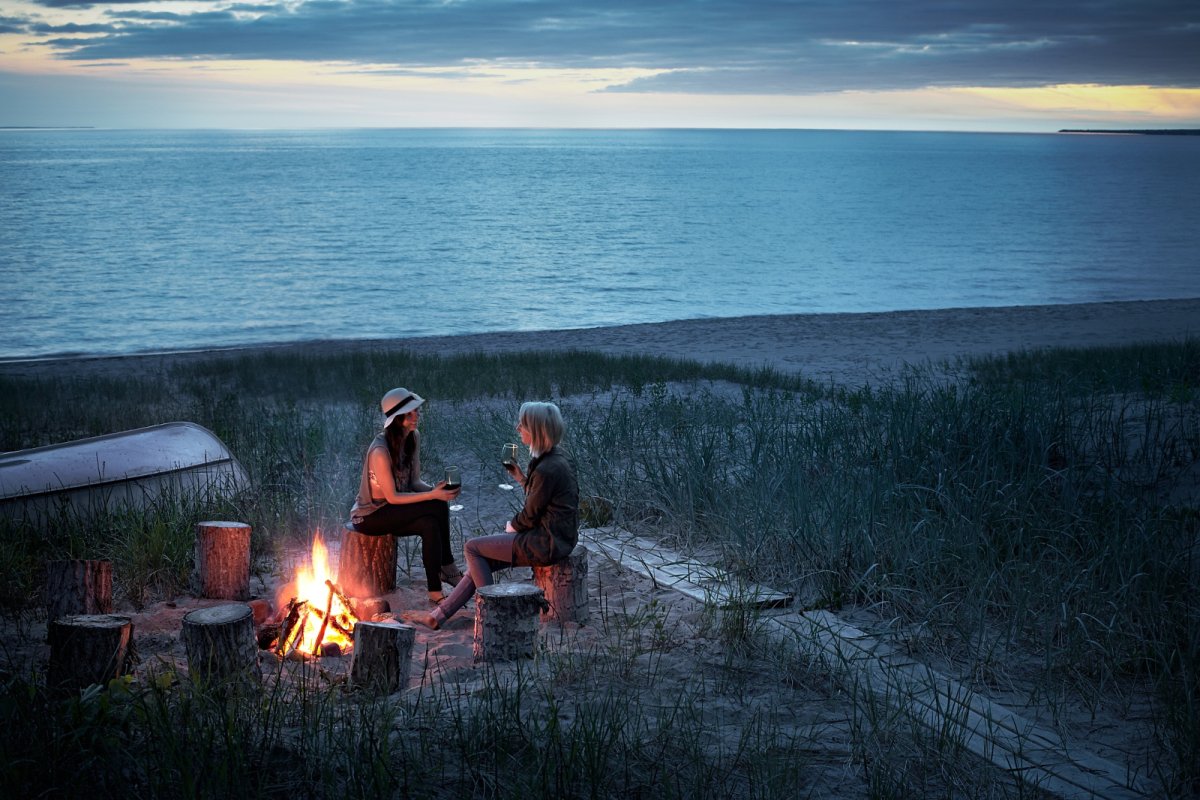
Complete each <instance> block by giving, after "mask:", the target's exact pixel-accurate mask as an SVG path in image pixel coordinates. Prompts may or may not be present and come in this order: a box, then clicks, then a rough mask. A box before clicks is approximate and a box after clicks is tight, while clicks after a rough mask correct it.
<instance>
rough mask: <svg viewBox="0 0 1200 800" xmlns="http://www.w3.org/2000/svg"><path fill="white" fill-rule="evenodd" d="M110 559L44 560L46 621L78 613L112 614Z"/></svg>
mask: <svg viewBox="0 0 1200 800" xmlns="http://www.w3.org/2000/svg"><path fill="white" fill-rule="evenodd" d="M112 610H113V601H112V562H111V561H84V560H83V559H78V558H72V559H67V560H65V561H50V562H48V563H47V564H46V624H47V625H53V624H54V621H55V620H57V619H58V618H59V617H67V616H75V615H78V614H91V615H95V614H111V613H112Z"/></svg>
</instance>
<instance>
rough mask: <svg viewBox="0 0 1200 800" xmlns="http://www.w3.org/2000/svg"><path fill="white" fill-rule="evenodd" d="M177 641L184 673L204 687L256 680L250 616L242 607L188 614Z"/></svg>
mask: <svg viewBox="0 0 1200 800" xmlns="http://www.w3.org/2000/svg"><path fill="white" fill-rule="evenodd" d="M179 638H180V639H181V640H182V641H183V644H184V647H185V649H186V650H187V662H188V672H189V673H190V674H191V675H192V677H193V678H195V679H197V680H200V681H203V682H206V683H214V684H215V683H224V682H227V681H230V680H240V679H243V678H249V679H251V680H254V679H257V678H259V677H260V675H259V671H258V639H257V638H256V637H255V635H254V612H253V611H252V610H251V609H250V606H248V605H246V604H245V603H226V604H225V605H220V606H212V607H210V608H198V609H196V610H195V611H189V612H188V613H187V615H186V616H184V618H183V627H182V628H181V629H180V631H179Z"/></svg>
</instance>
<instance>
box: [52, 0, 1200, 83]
mask: <svg viewBox="0 0 1200 800" xmlns="http://www.w3.org/2000/svg"><path fill="white" fill-rule="evenodd" d="M40 2H41V3H42V5H46V6H52V7H57V8H72V7H83V6H84V5H93V4H91V3H87V4H85V3H83V2H82V0H40ZM136 2H140V0H128V2H127V3H126V2H122V3H119V4H118V3H103V4H94V5H96V6H101V7H106V8H108V11H109V13H110V15H111V16H112V17H113V18H114V19H118V20H120V22H121V26H120V27H119V28H115V29H113V30H111V31H109V32H106V33H103V32H102V33H101V35H97V36H94V37H92V38H88V39H79V38H74V37H63V38H58V39H55V40H53V41H52V42H50V46H51V47H53V48H55V49H56V50H58V51H59V54H60V56H61V57H63V58H71V59H82V60H96V59H99V60H114V59H130V58H147V57H149V58H181V59H195V58H237V59H299V60H306V61H345V62H349V63H362V64H365V63H371V64H385V65H391V66H393V67H395V68H396V69H401V70H403V69H415V68H420V67H463V66H467V65H473V64H480V63H482V64H489V65H505V64H508V65H518V64H530V65H538V66H544V67H560V68H571V67H578V68H586V67H643V68H650V69H671V70H678V71H677V72H672V73H669V74H664V75H660V76H657V77H653V78H645V79H641V80H638V81H634V82H632V83H630V84H628V85H626V86H624V87H620V88H619V89H618V90H620V91H643V92H649V91H654V92H662V91H679V92H709V93H713V92H717V93H748V92H758V93H768V94H774V93H800V92H813V91H835V90H844V89H900V88H914V87H921V86H955V85H957V86H963V85H970V86H987V85H993V86H999V85H1003V86H1014V85H1015V86H1028V85H1045V84H1054V83H1102V84H1143V83H1145V84H1154V85H1160V86H1192V87H1195V86H1200V57H1197V55H1196V53H1200V3H1188V4H1184V3H1180V2H1178V0H1169V1H1167V0H1074V1H1073V2H1063V0H1058V1H1057V2H1056V1H1055V0H975V1H973V2H969V1H968V0H914V1H913V2H896V1H895V0H809V1H807V2H797V1H795V0H792V1H790V2H789V1H788V0H761V1H758V2H756V1H754V0H691V2H655V0H604V1H603V2H592V3H584V2H571V1H569V0H458V1H457V2H440V1H438V0H416V1H412V0H408V1H400V0H345V1H344V2H343V1H341V0H315V1H314V2H302V3H298V4H291V5H286V6H273V5H262V4H244V5H239V6H234V7H226V6H222V7H220V8H218V9H214V10H212V11H207V12H200V13H194V14H186V15H184V14H175V15H171V14H164V13H163V12H158V11H156V12H154V13H149V12H142V11H135V10H133V9H130V8H127V7H126V6H127V5H129V4H136ZM64 32H70V31H64Z"/></svg>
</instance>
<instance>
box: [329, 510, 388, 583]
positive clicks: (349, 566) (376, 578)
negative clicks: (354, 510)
mask: <svg viewBox="0 0 1200 800" xmlns="http://www.w3.org/2000/svg"><path fill="white" fill-rule="evenodd" d="M337 574H338V582H339V583H341V585H342V589H343V590H344V591H345V592H346V593H347V594H349V595H350V596H351V597H378V596H379V595H382V594H387V593H389V592H391V591H394V590H395V588H396V537H395V536H367V535H366V534H365V533H359V532H358V531H356V530H353V529H352V528H349V527H347V528H346V530H345V531H343V532H342V552H341V560H340V561H339V563H338V573H337Z"/></svg>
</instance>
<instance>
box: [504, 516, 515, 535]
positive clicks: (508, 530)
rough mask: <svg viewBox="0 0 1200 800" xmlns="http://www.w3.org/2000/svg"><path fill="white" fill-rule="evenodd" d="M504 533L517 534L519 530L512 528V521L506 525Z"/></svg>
mask: <svg viewBox="0 0 1200 800" xmlns="http://www.w3.org/2000/svg"><path fill="white" fill-rule="evenodd" d="M504 532H505V533H516V532H517V529H516V528H514V527H513V526H512V520H511V519H510V520H509V521H508V522H506V523H504Z"/></svg>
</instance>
